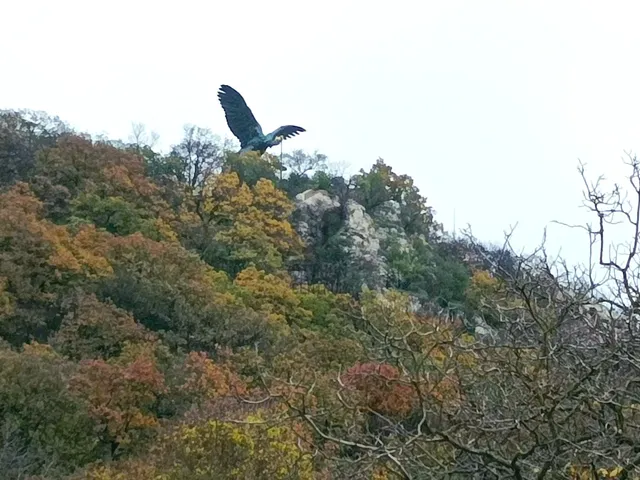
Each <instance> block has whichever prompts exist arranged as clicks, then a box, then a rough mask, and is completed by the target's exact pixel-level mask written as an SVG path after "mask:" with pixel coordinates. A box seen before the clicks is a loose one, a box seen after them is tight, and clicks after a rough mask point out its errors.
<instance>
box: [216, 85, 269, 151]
mask: <svg viewBox="0 0 640 480" xmlns="http://www.w3.org/2000/svg"><path fill="white" fill-rule="evenodd" d="M218 99H219V100H220V105H222V109H223V110H224V115H225V117H226V118H227V125H229V128H230V129H231V131H232V132H233V134H234V135H235V136H236V137H238V140H240V146H241V147H242V148H244V147H245V146H246V145H247V143H248V142H249V140H251V139H252V138H254V137H255V136H257V135H263V133H262V128H261V127H260V124H259V123H258V121H257V120H256V118H255V117H254V116H253V113H251V109H250V108H249V107H248V106H247V103H246V102H245V101H244V98H242V95H240V94H239V93H238V92H237V91H236V90H235V89H233V88H231V87H230V86H229V85H221V86H220V90H219V91H218Z"/></svg>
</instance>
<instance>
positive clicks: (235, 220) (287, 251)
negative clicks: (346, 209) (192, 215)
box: [201, 172, 302, 270]
mask: <svg viewBox="0 0 640 480" xmlns="http://www.w3.org/2000/svg"><path fill="white" fill-rule="evenodd" d="M204 198H205V200H204V202H203V206H202V212H201V213H202V215H201V217H202V219H203V222H204V224H205V227H206V229H207V231H208V232H209V233H210V234H212V235H213V236H214V238H215V240H216V241H217V242H220V243H221V244H222V245H224V246H225V247H226V248H228V249H229V251H230V259H231V260H232V261H234V262H236V263H237V264H239V265H242V266H246V265H248V264H249V263H254V264H255V265H256V266H258V267H259V268H262V269H270V270H273V269H277V268H280V267H281V266H282V264H283V260H284V259H285V258H287V257H289V256H295V255H297V254H299V253H300V252H301V249H302V241H301V240H300V237H299V236H298V235H297V233H296V231H295V230H294V228H293V226H292V225H291V223H289V221H288V218H289V215H291V213H292V212H293V209H294V206H293V203H292V202H291V201H290V200H289V199H288V198H287V195H286V193H285V192H283V191H281V190H278V189H277V188H276V187H275V185H274V184H273V182H271V181H270V180H267V179H261V180H258V182H257V183H256V185H255V186H254V187H253V188H251V187H249V186H248V185H247V184H245V183H242V182H241V181H240V178H239V177H238V175H237V174H236V173H235V172H227V173H221V174H220V175H217V176H214V177H211V178H210V179H209V181H208V183H207V184H206V185H205V189H204Z"/></svg>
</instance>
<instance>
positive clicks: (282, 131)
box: [271, 125, 306, 140]
mask: <svg viewBox="0 0 640 480" xmlns="http://www.w3.org/2000/svg"><path fill="white" fill-rule="evenodd" d="M301 132H306V130H305V129H304V128H302V127H297V126H295V125H283V126H282V127H279V128H277V129H276V130H274V131H273V132H272V133H271V135H273V138H276V137H282V138H284V139H285V140H286V139H287V138H291V137H295V136H296V135H298V134H299V133H301Z"/></svg>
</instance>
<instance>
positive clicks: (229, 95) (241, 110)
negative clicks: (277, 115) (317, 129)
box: [218, 85, 306, 155]
mask: <svg viewBox="0 0 640 480" xmlns="http://www.w3.org/2000/svg"><path fill="white" fill-rule="evenodd" d="M218 99H219V100H220V105H222V109H223V110H224V115H225V117H226V119H227V125H229V128H230V129H231V132H233V134H234V135H235V136H236V137H237V139H238V140H240V152H239V153H243V152H247V151H250V150H254V151H257V152H259V153H260V155H262V154H263V153H264V152H266V151H267V148H270V147H275V146H276V145H279V144H280V142H282V140H285V139H287V138H290V137H293V136H295V135H298V134H299V133H301V132H305V131H306V130H305V129H304V128H302V127H298V126H296V125H283V126H282V127H279V128H276V129H275V130H274V131H273V132H271V133H268V134H266V135H265V134H264V133H263V132H262V127H261V126H260V124H259V123H258V121H257V120H256V118H255V117H254V116H253V113H252V112H251V109H250V108H249V107H248V106H247V103H246V102H245V101H244V98H242V95H240V94H239V93H238V92H237V91H236V90H235V89H233V88H231V87H230V86H229V85H221V86H220V89H219V90H218Z"/></svg>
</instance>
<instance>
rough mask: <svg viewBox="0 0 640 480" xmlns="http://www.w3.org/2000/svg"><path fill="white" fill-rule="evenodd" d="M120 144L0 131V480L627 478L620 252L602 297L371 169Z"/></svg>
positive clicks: (631, 430)
mask: <svg viewBox="0 0 640 480" xmlns="http://www.w3.org/2000/svg"><path fill="white" fill-rule="evenodd" d="M138 133H139V134H140V135H139V136H138V138H137V139H136V141H133V142H129V143H123V142H119V141H112V140H108V139H94V138H91V137H90V136H88V135H86V134H83V133H81V132H75V131H74V130H73V129H72V128H71V127H70V126H69V125H67V124H65V123H64V122H62V121H60V120H59V119H57V118H52V117H49V116H48V115H46V114H42V113H34V112H13V111H3V112H0V472H2V474H1V475H0V477H1V478H3V479H5V478H6V479H8V480H9V479H33V480H35V479H63V478H64V479H80V478H83V479H84V478H87V479H94V480H115V479H118V480H120V479H128V478H137V479H139V480H146V479H149V480H151V479H166V480H174V479H175V480H178V479H185V480H186V479H203V480H204V479H236V478H237V479H265V480H266V479H334V478H335V479H341V478H356V479H372V480H373V479H377V480H382V479H395V478H405V479H414V478H416V479H417V478H443V479H444V478H447V479H466V478H477V479H493V478H514V479H524V478H527V479H529V478H537V479H546V478H548V479H551V478H585V479H586V478H600V477H603V478H604V476H607V477H606V478H621V479H622V478H640V477H639V476H638V475H640V473H638V467H637V466H638V465H640V455H639V454H638V448H637V445H638V444H639V443H638V442H639V441H640V432H639V431H638V425H639V424H638V421H639V420H640V418H638V408H637V406H638V404H640V400H638V399H639V397H638V396H639V395H640V391H639V390H638V382H637V381H636V380H635V379H636V378H638V373H640V372H638V369H639V368H640V363H639V362H638V361H637V351H638V350H637V347H639V346H640V345H638V337H637V332H636V326H635V323H633V322H631V321H629V319H633V318H634V315H635V314H636V310H635V309H636V308H637V307H636V305H637V303H635V301H636V297H637V293H638V289H637V288H636V287H637V283H636V282H635V279H637V278H638V275H637V273H638V272H637V268H636V264H635V263H634V262H635V260H634V256H635V251H633V250H632V252H631V254H629V256H628V258H629V263H628V264H626V267H625V264H624V263H619V264H617V263H614V264H608V265H604V266H605V267H606V268H608V269H609V271H610V272H611V275H610V277H609V280H608V281H612V282H614V283H613V284H612V285H615V286H618V287H619V288H618V290H617V291H616V290H615V289H614V293H613V295H612V296H608V297H606V298H602V297H600V296H598V294H597V292H599V291H600V290H598V289H597V288H596V287H600V286H601V285H595V284H594V281H593V279H591V278H590V277H588V276H585V275H581V274H579V273H577V272H569V271H565V270H562V268H557V267H558V265H551V264H550V262H549V261H548V259H547V258H546V257H545V255H544V251H542V250H540V251H537V252H535V253H534V254H533V255H531V256H527V257H522V256H519V255H516V254H515V253H514V252H513V251H511V250H510V249H509V248H508V244H506V246H505V248H489V247H486V246H483V245H481V244H480V243H479V242H478V241H477V240H475V239H474V238H472V237H471V236H469V237H466V238H464V239H454V238H451V237H450V236H449V235H447V234H446V232H444V230H443V228H442V226H441V225H440V224H439V223H438V222H437V220H436V212H434V211H433V210H432V209H431V208H430V207H429V204H428V200H427V198H426V197H425V196H424V195H423V194H422V193H421V192H420V191H419V190H418V189H417V188H416V186H415V185H414V182H413V180H412V178H411V177H410V176H408V175H406V174H399V173H397V172H394V171H393V169H392V168H391V167H390V166H389V165H388V164H386V163H385V162H384V161H383V160H381V159H380V160H377V161H376V162H375V163H373V165H372V166H371V168H370V169H369V170H368V171H364V170H363V171H361V172H359V173H358V174H356V175H354V176H352V177H349V178H345V177H343V176H341V175H338V174H336V173H334V172H331V170H330V168H328V167H327V165H326V158H325V157H324V156H323V155H321V154H319V153H313V154H310V153H306V152H302V151H296V152H293V153H292V154H290V155H285V156H284V157H283V158H282V159H280V158H278V157H275V156H271V155H269V154H265V155H264V156H263V157H259V156H257V155H251V154H248V155H243V156H238V155H237V154H234V153H233V152H232V151H230V150H229V149H228V148H227V147H226V146H225V145H224V144H223V143H222V142H219V141H217V140H216V137H215V136H213V135H212V134H211V132H209V131H207V130H205V129H201V128H198V127H190V128H187V129H185V135H184V138H183V140H182V141H181V142H180V143H179V144H177V145H175V146H174V147H173V148H172V150H171V151H170V152H168V153H159V152H156V151H154V149H153V147H152V145H150V144H151V143H152V142H151V141H150V140H148V139H146V138H145V136H144V135H143V134H142V133H143V132H141V131H139V132H138ZM281 160H282V163H280V162H281ZM632 168H633V174H634V175H637V172H638V170H637V164H635V163H634V164H633V165H632ZM442 180H443V181H446V179H442ZM592 193H594V195H593V196H591V197H588V198H591V199H593V200H594V202H595V203H594V205H596V207H594V208H595V209H596V214H598V213H599V212H600V213H601V214H602V215H603V217H599V218H609V217H607V215H613V214H615V213H616V211H615V209H610V208H607V205H609V206H610V205H612V204H611V203H610V204H606V203H604V202H605V200H602V199H604V198H605V197H604V196H598V195H595V193H597V192H592ZM606 198H607V199H608V200H607V201H610V202H614V201H615V197H606ZM603 205H604V206H603ZM636 207H637V205H636ZM598 208H601V210H598ZM597 218H598V217H597ZM629 218H631V219H632V218H633V217H629ZM601 227H602V224H601ZM636 227H637V225H636ZM636 234H637V229H636ZM594 238H595V241H596V242H597V241H602V240H603V234H602V235H600V236H598V235H597V234H596V235H595V236H594ZM600 260H602V263H603V264H605V263H606V262H605V259H604V258H601V259H600ZM560 267H561V265H560ZM594 305H596V306H597V305H600V306H603V305H604V306H608V307H610V308H609V309H608V310H607V309H605V308H600V309H596V308H595V307H594ZM621 318H622V320H621ZM593 475H596V476H593ZM598 475H599V476H600V477H598Z"/></svg>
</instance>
